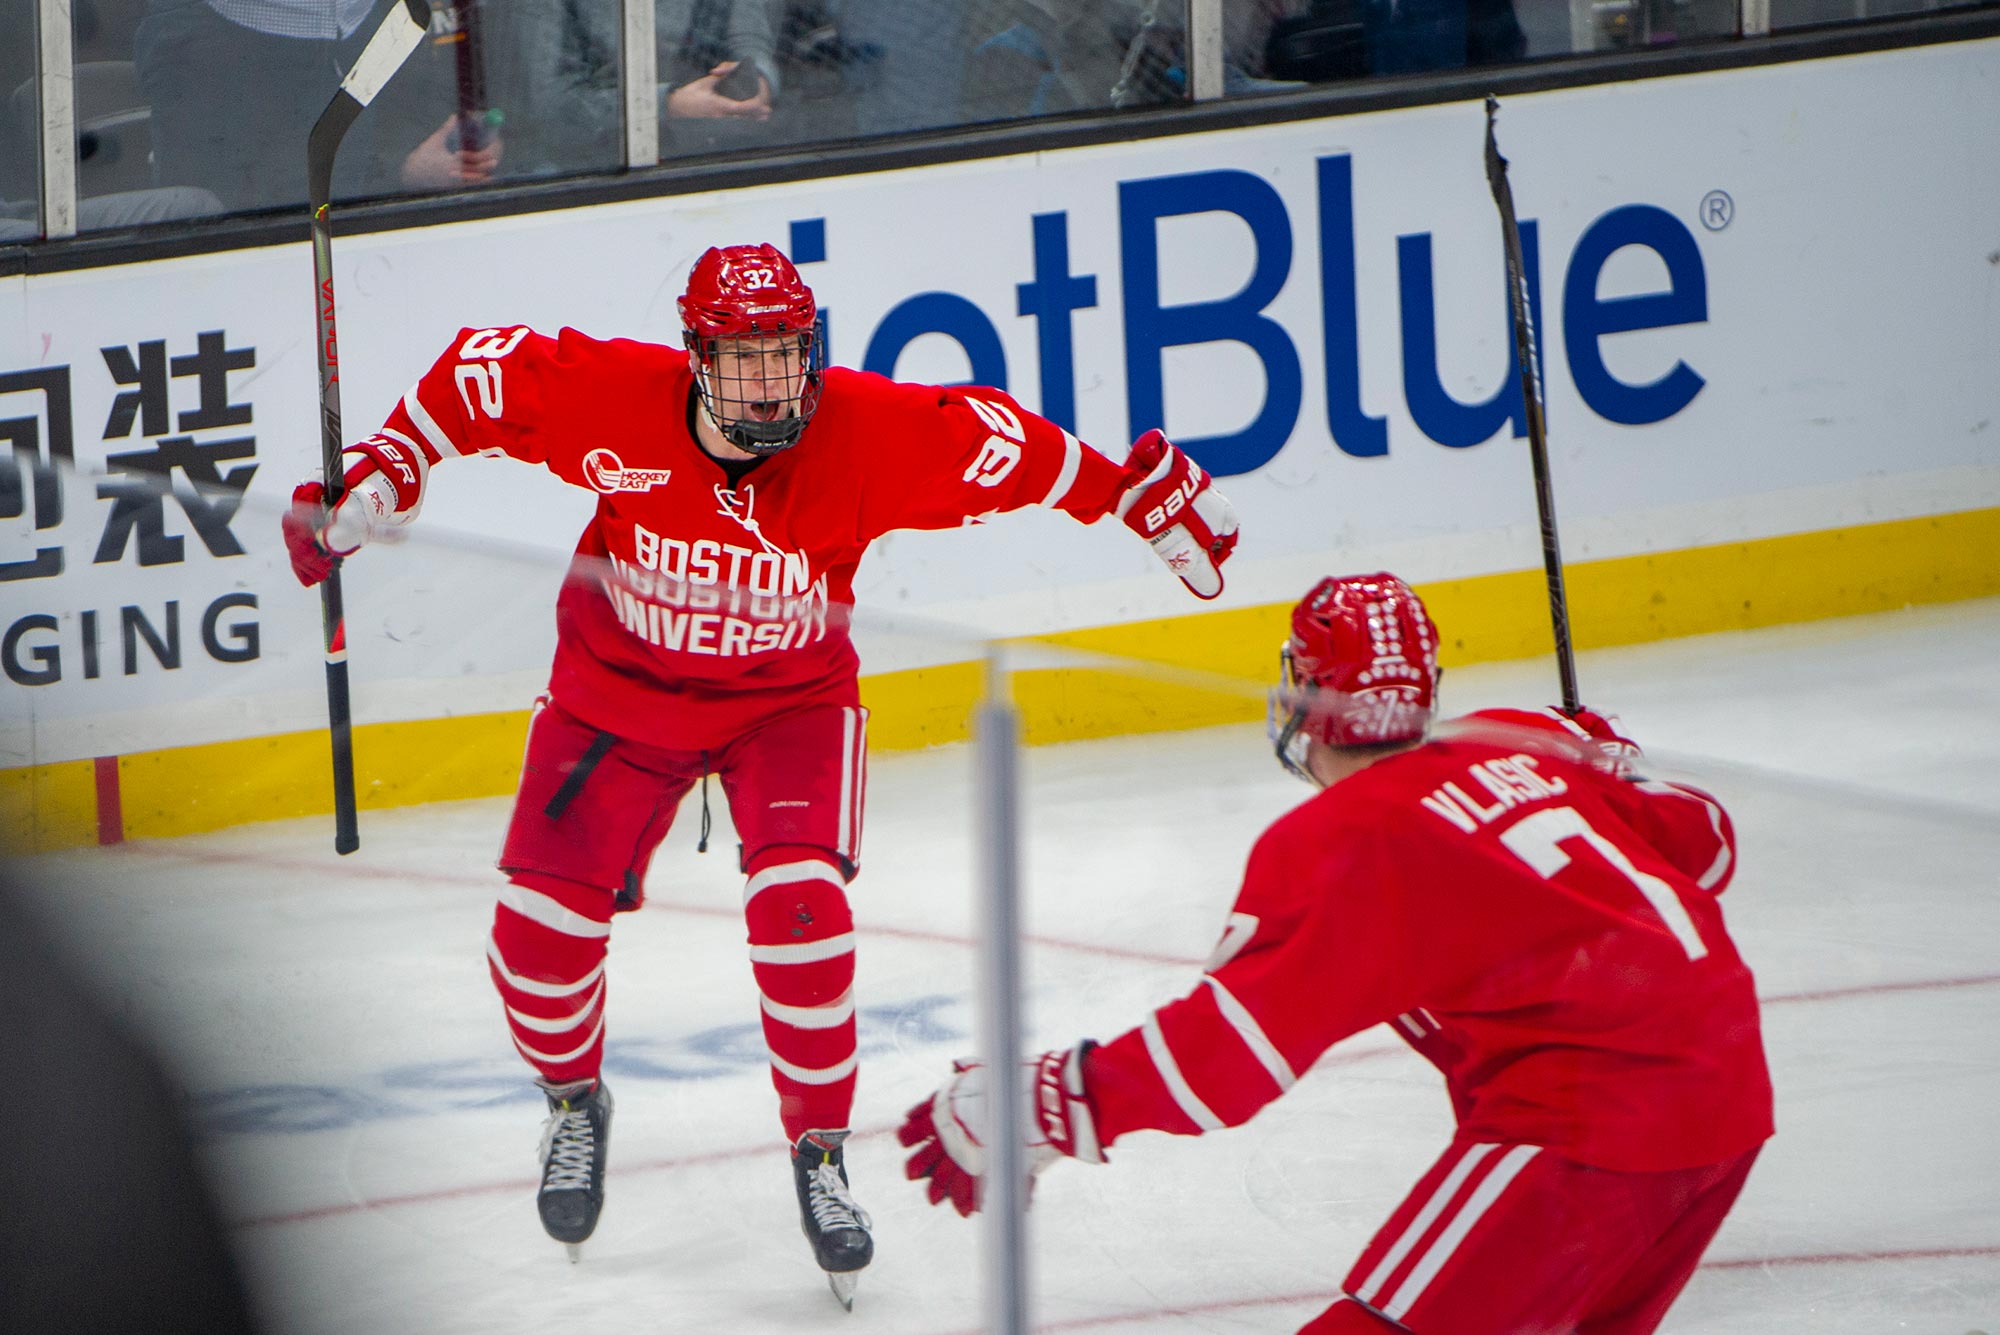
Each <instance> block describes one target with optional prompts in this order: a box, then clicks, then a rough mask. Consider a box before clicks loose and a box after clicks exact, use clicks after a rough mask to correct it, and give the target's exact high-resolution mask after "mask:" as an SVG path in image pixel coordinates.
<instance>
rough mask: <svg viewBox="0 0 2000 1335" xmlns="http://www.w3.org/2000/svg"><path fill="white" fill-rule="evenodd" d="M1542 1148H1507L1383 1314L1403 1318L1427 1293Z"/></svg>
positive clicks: (1523, 1146)
mask: <svg viewBox="0 0 2000 1335" xmlns="http://www.w3.org/2000/svg"><path fill="white" fill-rule="evenodd" d="M1541 1152H1542V1147H1541V1146H1539V1145H1516V1146H1515V1147H1514V1148H1513V1149H1511V1150H1508V1151H1507V1153H1506V1154H1505V1155H1504V1156H1503V1157H1502V1158H1501V1160H1500V1162H1499V1163H1497V1164H1495V1165H1494V1166H1493V1171H1492V1172H1491V1173H1488V1174H1487V1175H1486V1180H1485V1181H1484V1182H1481V1183H1480V1184H1479V1185H1478V1186H1477V1187H1476V1188H1474V1189H1473V1192H1472V1198H1471V1199H1470V1200H1468V1201H1466V1203H1465V1208H1464V1209H1462V1210H1460V1211H1459V1212H1458V1215H1457V1217H1456V1218H1454V1219H1453V1220H1452V1221H1451V1223H1450V1224H1449V1225H1447V1226H1446V1227H1445V1230H1444V1232H1443V1233H1441V1234H1439V1235H1438V1240H1437V1241H1436V1242H1434V1243H1432V1244H1431V1249H1430V1250H1429V1251H1427V1252H1425V1253H1424V1259H1423V1260H1421V1261H1419V1262H1417V1268H1416V1269H1415V1270H1412V1271H1411V1272H1410V1277H1409V1278H1408V1279H1406V1280H1404V1281H1403V1287H1401V1288H1399V1289H1397V1290H1396V1296H1395V1297H1393V1298H1391V1299H1390V1300H1389V1303H1388V1305H1387V1306H1386V1307H1384V1308H1383V1309H1382V1315H1384V1316H1386V1317H1388V1318H1389V1319H1390V1320H1391V1321H1401V1320H1402V1319H1403V1317H1404V1314H1406V1313H1407V1312H1408V1311H1409V1310H1410V1307H1411V1305H1412V1304H1413V1303H1415V1302H1416V1301H1417V1299H1419V1298H1421V1297H1423V1295H1424V1290H1425V1289H1427V1288H1429V1287H1430V1282H1431V1281H1432V1280H1433V1279H1436V1278H1437V1273H1438V1271H1439V1270H1441V1269H1443V1268H1444V1263H1445V1262H1446V1261H1449V1260H1450V1259H1451V1254H1452V1253H1453V1252H1455V1251H1457V1250H1458V1244H1459V1243H1461V1242H1464V1241H1465V1235H1466V1234H1468V1233H1470V1232H1471V1231H1472V1226H1473V1225H1474V1224H1476V1223H1478V1222H1479V1219H1480V1216H1481V1215H1483V1214H1485V1213H1486V1212H1487V1211H1488V1210H1489V1209H1491V1208H1492V1207H1493V1202H1495V1201H1497V1200H1499V1199H1500V1193H1501V1192H1503V1191H1505V1190H1507V1184H1508V1183H1510V1182H1512V1181H1513V1180H1514V1179H1515V1177H1516V1176H1518V1175H1519V1173H1520V1171H1521V1170H1522V1169H1523V1168H1526V1167H1527V1166H1528V1161H1529V1160H1531V1159H1533V1158H1534V1157H1535V1156H1536V1155H1537V1154H1540V1153H1541Z"/></svg>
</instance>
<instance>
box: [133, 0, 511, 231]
mask: <svg viewBox="0 0 2000 1335" xmlns="http://www.w3.org/2000/svg"><path fill="white" fill-rule="evenodd" d="M389 3H401V0H150V3H149V6H148V10H147V14H146V17H145V18H144V19H143V20H142V21H141V22H140V24H139V29H138V32H137V34H136V36H135V38H134V43H133V46H134V59H135V62H136V63H137V65H138V70H139V78H140V82H141V85H142V86H143V87H144V89H145V92H146V96H147V98H148V99H149V100H150V101H151V102H152V105H153V156H154V172H155V175H156V177H157V179H158V181H159V183H160V184H161V185H183V186H197V187H201V188H203V189H206V190H209V191H212V192H213V193H214V194H215V195H216V196H217V197H218V198H220V199H221V201H222V203H223V205H224V207H225V208H227V209H228V210H230V211H232V212H247V211H251V210H256V209H272V208H285V207H294V206H298V205H302V204H304V203H305V200H306V139H307V136H308V135H309V134H310V133H311V130H312V126H313V122H314V121H316V120H317V119H318V118H319V114H320V112H322V111H324V110H325V109H326V104H327V102H328V100H329V99H330V98H332V96H333V93H334V90H335V89H337V88H338V87H339V86H340V80H341V77H342V76H343V75H344V74H345V73H346V71H347V70H348V68H349V67H350V66H351V65H352V64H353V62H354V59H355V57H357V56H358V55H359V54H360V52H361V48H362V47H363V46H364V45H365V44H366V42H367V39H368V38H369V37H370V36H371V35H372V34H373V32H374V29H375V25H376V22H377V21H378V20H379V18H380V17H381V15H382V14H383V13H384V12H386V9H387V5H388V4H389ZM432 11H433V12H432V24H431V34H430V37H429V38H428V39H427V40H426V41H425V42H424V43H423V44H422V45H420V46H419V48H418V50H417V51H416V52H415V53H413V54H412V55H411V57H410V60H409V62H408V64H407V65H406V66H405V67H404V68H403V69H402V70H400V71H399V72H398V73H397V75H396V77H395V78H394V79H392V80H391V81H390V83H389V85H388V87H387V88H386V89H385V90H384V92H383V94H382V96H381V97H380V98H378V99H377V100H376V102H375V103H373V104H371V106H370V108H369V113H368V114H367V115H364V116H363V117H362V118H361V119H360V120H359V121H358V122H357V123H356V128H355V130H354V131H353V132H351V133H350V135H349V139H348V142H347V143H346V144H343V146H342V150H341V155H340V159H339V163H338V166H337V169H336V172H335V178H334V194H335V197H336V198H353V197H355V196H358V195H380V194H394V193H398V192H401V191H428V190H445V189H462V188H464V187H466V186H472V185H477V184H480V183H481V182H484V181H486V180H488V179H490V178H491V177H492V175H493V174H494V172H495V170H496V169H497V168H498V166H499V164H500V161H501V158H502V151H503V144H502V143H501V141H500V139H499V137H498V136H497V135H494V136H491V137H490V138H488V139H486V140H484V141H482V142H481V143H480V144H479V145H477V146H473V147H463V148H460V147H457V146H456V139H455V131H456V124H455V120H456V117H455V111H456V106H457V103H456V92H455V89H456V84H455V81H454V78H453V75H454V72H455V71H454V66H453V58H454V49H453V38H454V37H455V34H456V28H455V20H454V16H453V11H452V8H451V5H450V3H449V0H433V4H432Z"/></svg>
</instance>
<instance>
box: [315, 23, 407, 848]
mask: <svg viewBox="0 0 2000 1335" xmlns="http://www.w3.org/2000/svg"><path fill="white" fill-rule="evenodd" d="M429 27H430V10H429V7H428V6H427V5H426V4H425V3H424V0H403V3H402V4H400V5H398V6H396V7H395V8H394V9H393V10H391V11H390V12H389V14H388V15H387V16H386V17H384V18H383V20H382V25H381V26H380V27H378V28H377V29H376V30H375V35H374V36H373V37H370V38H369V39H368V45H367V46H365V47H363V48H362V51H361V57H360V59H358V60H356V61H355V62H354V68H353V69H350V70H349V71H348V72H347V77H346V78H344V79H342V80H341V81H340V87H339V89H338V90H337V91H336V92H335V93H334V95H333V100H332V101H330V102H328V103H327V104H326V110H325V111H322V112H321V113H320V114H319V119H318V120H317V121H315V122H313V128H312V134H311V135H310V136H309V137H308V138H307V140H306V191H307V197H308V198H309V199H310V201H311V203H312V252H313V307H314V309H315V311H316V312H317V314H318V317H319V326H318V330H317V337H316V338H315V339H314V342H315V344H317V346H318V348H319V424H320V435H319V446H320V469H321V476H322V480H323V481H324V483H325V486H326V505H327V508H328V509H329V510H331V509H332V508H333V505H334V503H335V502H336V501H338V500H339V499H340V491H341V478H342V474H341V468H340V451H341V444H342V442H341V439H340V350H339V347H338V345H337V344H336V342H335V340H334V304H333V218H332V203H333V159H334V155H335V154H337V153H338V152H340V141H341V140H342V139H343V138H345V137H346V135H347V129H348V127H349V126H350V125H352V124H354V118H355V117H356V116H359V115H360V114H361V109H362V108H363V107H365V106H367V105H368V104H369V103H370V102H372V101H374V100H375V95H376V94H377V93H379V92H381V91H382V85H384V84H386V83H388V82H389V77H390V76H391V75H393V74H394V73H395V72H396V71H397V70H399V69H401V68H402V67H403V61H404V60H406V59H407V58H408V57H409V54H410V52H412V51H414V50H416V48H417V43H418V42H419V41H421V40H422V38H423V35H424V33H425V32H426V31H427V30H428V29H429ZM320 611H321V613H322V618H323V620H324V623H325V631H326V723H327V732H328V734H329V735H330V736H331V737H332V739H333V848H334V851H335V852H337V853H352V852H353V851H354V850H355V849H357V848H359V847H361V826H360V821H359V819H358V818H357V815H356V812H355V801H354V719H353V715H352V713H351V712H350V710H349V706H348V696H347V613H346V609H345V607H344V606H343V605H342V602H341V597H340V558H339V557H335V558H334V561H333V571H332V573H330V574H329V575H328V576H327V577H326V580H325V582H323V583H322V584H321V585H320Z"/></svg>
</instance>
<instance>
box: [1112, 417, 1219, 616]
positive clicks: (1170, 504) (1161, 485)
mask: <svg viewBox="0 0 2000 1335" xmlns="http://www.w3.org/2000/svg"><path fill="white" fill-rule="evenodd" d="M1124 485H1125V491H1124V493H1123V495H1121V496H1120V497H1119V500H1118V506H1117V514H1118V517H1119V518H1120V519H1122V520H1124V521H1125V526H1126V527H1127V528H1129V529H1131V530H1132V531H1133V532H1134V533H1137V534H1138V535H1139V536H1140V537H1142V538H1144V539H1145V540H1146V541H1147V542H1148V543H1149V544H1150V545H1151V546H1152V548H1153V551H1154V552H1155V553H1157V554H1158V556H1159V558H1160V559H1161V560H1162V561H1164V562H1166V565H1167V569H1169V570H1171V571H1173V572H1174V573H1175V574H1176V575H1178V576H1180V578H1181V582H1182V583H1183V584H1186V585H1187V586H1188V589H1189V591H1190V592H1192V593H1193V594H1194V595H1195V596H1196V597H1197V598H1215V597H1219V596H1220V595H1221V593H1222V569H1221V567H1222V563H1223V562H1224V561H1226V560H1228V559H1229V554H1230V552H1232V551H1234V550H1235V549H1236V529H1237V522H1236V508H1235V507H1234V506H1232V505H1231V504H1230V503H1229V500H1228V498H1227V497H1225V496H1224V495H1223V494H1222V493H1221V492H1219V491H1217V490H1216V489H1215V485H1214V481H1213V480H1212V479H1211V478H1210V477H1209V475H1208V474H1207V473H1205V472H1203V471H1202V467H1201V465H1200V464H1198V463H1196V462H1195V461H1194V460H1192V459H1190V458H1188V456H1187V455H1186V454H1185V453H1183V452H1182V451H1181V450H1179V449H1177V448H1175V446H1174V444H1173V442H1172V441H1170V440H1168V439H1167V438H1166V436H1165V435H1163V434H1162V433H1161V432H1159V431H1148V432H1147V433H1146V434H1145V435H1143V436H1141V437H1139V439H1138V441H1137V443H1135V444H1134V445H1133V446H1132V453H1131V455H1130V456H1129V457H1128V458H1127V459H1126V461H1125V480H1124Z"/></svg>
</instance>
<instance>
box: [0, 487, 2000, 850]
mask: <svg viewBox="0 0 2000 1335" xmlns="http://www.w3.org/2000/svg"><path fill="white" fill-rule="evenodd" d="M1328 573H1345V572H1332V571H1330V572H1328ZM1565 573H1566V578H1567V583H1568V592H1569V603H1570V624H1571V627H1572V631H1573V634H1574V636H1575V640H1576V644H1577V646H1578V647H1579V648H1584V649H1590V648H1606V647H1609V646H1612V645H1621V644H1642V643H1646V642H1648V641H1652V640H1660V639H1668V638H1672V637H1676V636H1682V635H1701V634H1708V633H1711V632H1714V631H1726V630H1747V629H1752V628H1755V627H1759V626H1771V625H1778V624H1781V623H1785V622H1794V621H1812V620H1817V619H1819V618H1823V617H1830V616H1843V615H1852V614H1858V613H1865V612H1882V611H1888V610H1891V609H1894V608H1899V607H1908V606H1912V605H1916V604H1921V603H1937V602H1947V601H1951V600H1954V599H1960V598H1979V597H1988V596H1991V595H1994V594H2000V509H1988V510H1972V511H1965V512H1961V513H1956V514H1947V515H1933V516H1927V517H1924V518H1919V519H1904V520H1894V521H1890V522H1887V523H1881V524H1867V525H1861V526H1857V527H1854V528H1844V529H1832V530H1827V531H1823V532H1815V533H1800V534H1793V535H1788V536H1785V537H1777V538H1759V539H1755V540H1752V541H1746V542H1734V543H1722V544H1718V545H1715V546H1708V547H1694V548H1687V549H1682V550H1678V551H1670V552H1659V553H1654V554H1651V555H1646V556H1628V557H1617V558H1613V559H1610V560H1602V561H1583V562H1578V563H1576V564H1574V565H1571V566H1570V567H1569V568H1568V569H1567V571H1566V572H1565ZM1417 588H1418V592H1419V593H1420V594H1422V596H1423V598H1424V601H1425V602H1426V603H1427V604H1429V606H1430V608H1431V613H1432V615H1433V616H1434V617H1435V618H1436V620H1437V623H1438V625H1439V627H1440V629H1441V630H1442V632H1443V635H1444V643H1443V644H1442V645H1441V646H1440V657H1441V658H1442V660H1443V661H1444V662H1445V663H1446V664H1447V665H1448V666H1449V665H1460V664H1468V663H1479V662H1488V661H1493V660H1498V659H1508V658H1526V657H1532V656H1535V655H1540V654H1546V653H1549V652H1550V651H1551V646H1552V642H1553V637H1552V635H1551V632H1550V629H1549V612H1548V597H1547V593H1546V590H1545V588H1544V583H1543V577H1542V572H1541V571H1540V570H1539V569H1536V570H1519V571H1508V572H1505V573H1502V574H1496V575H1479V576H1473V577H1469V578H1466V579H1454V580H1440V581H1436V582H1432V583H1427V584H1420V585H1418V586H1417ZM1300 592H1301V593H1303V592H1304V590H1303V589H1301V590H1300ZM1290 609H1291V604H1290V603H1274V604H1270V605H1267V606H1262V607H1250V608H1235V609H1230V610H1227V611H1220V612H1195V613H1190V614H1189V615H1187V616H1179V617H1167V618H1162V619H1159V620H1154V621H1137V622H1129V623H1125V624H1122V625H1116V626H1099V627H1093V628H1091V629H1088V630H1078V631H1069V632H1066V633H1063V634H1059V635H1049V636H1042V637H1038V638H1036V639H1035V640H1034V641H1032V643H1033V644H1035V645H1043V646H1050V647H1053V648H1057V649H1065V650H1070V651H1073V652H1076V653H1081V654H1102V655H1105V656H1106V657H1107V658H1115V659H1117V660H1119V662H1117V663H1108V664H1106V665H1104V666H1077V667H1061V668H1051V667H1038V668H1030V669H1027V670H1023V671H1017V672H1015V673H1014V674H1013V675H1012V677H1011V679H1010V682H1009V685H1010V688H1011V690H1012V693H1013V697H1014V700H1015V703H1016V704H1017V705H1018V707H1019V708H1020V711H1021V723H1022V735H1023V736H1024V738H1025V739H1026V740H1027V741H1028V742H1030V743H1031V744H1039V743H1044V742H1059V741H1074V740H1078V739H1082V738H1087V737H1108V736H1117V735H1124V734H1128V733H1143V732H1158V731H1164V730H1168V729H1177V728H1192V727H1203V726H1207V725H1209V724H1216V723H1229V722H1239V721H1243V720H1248V719H1254V718H1258V717H1261V716H1262V713H1263V708H1264V705H1263V701H1264V694H1265V692H1266V691H1267V690H1268V688H1269V687H1270V685H1271V683H1272V681H1273V680H1274V679H1275V676H1276V671H1277V652H1278V644H1279V642H1280V641H1281V640H1282V639H1283V638H1284V635H1285V631H1286V616H1287V614H1288V613H1289V611H1290ZM983 673H984V669H983V666H982V665H981V664H978V663H949V664H945V665H942V666H939V667H926V668H915V669H911V670H908V671H901V672H885V673H877V674H874V675H872V676H867V677H863V678H862V680H861V698H862V702H863V703H864V704H865V705H867V706H868V708H869V710H870V711H871V716H870V718H869V721H868V737H869V744H870V747H871V749H873V750H875V751H878V752H879V751H907V750H915V749H919V748H923V747H929V746H939V745H942V744H945V743H948V742H958V741H963V740H965V739H966V738H967V737H969V736H970V735H971V717H972V711H973V708H974V706H975V705H976V704H977V703H978V700H979V694H980V690H981V685H982V681H983ZM527 723H528V715H527V712H526V711H525V710H522V711H518V712H513V711H510V712H506V713H498V714H476V715H468V716H463V717H459V718H448V719H425V720H419V721H416V722H409V723H376V724H368V725H364V726H359V727H356V728H355V730H354V739H355V740H354V751H355V765H356V784H357V787H358V790H359V791H358V793H357V796H358V798H359V801H360V805H361V806H363V807H365V808H382V807H393V806H406V805H411V804H415V803H421V802H438V801H447V800H452V799H458V798H472V797H500V796H505V795H507V794H509V793H511V792H513V791H514V784H515V780H516V779H517V777H518V776H519V772H520V764H521V747H522V744H523V742H524V740H525V738H526V735H527ZM118 763H119V774H120V782H121V785H122V788H123V792H124V808H125V830H126V834H127V836H128V837H130V838H135V839H146V838H167V837H171V836H174V835H182V834H193V833H197V832H199V831H203V830H214V829H220V828H223V827H225V826H230V825H237V824H241V823H243V822H245V821H254V820H275V819H281V818H285V817H294V816H312V815H320V814H324V813H327V812H330V811H332V809H333V799H332V791H331V786H330V781H329V778H328V773H329V765H330V761H329V758H328V747H327V739H326V734H325V733H324V732H300V733H287V734H284V735H282V736H276V737H261V738H254V739H252V740H249V741H236V742H217V743H212V744H209V745H204V746H186V747H175V748H171V749H168V750H162V751H149V752H142V753H138V754H134V755H129V756H123V757H120V759H119V762H118ZM96 838H97V823H96V787H95V783H94V771H93V768H92V762H90V761H89V760H79V761H65V762H61V763H57V764H49V765H35V766H27V767H23V768H17V769H9V770H0V851H4V852H7V853H12V854H23V853H35V852H46V851H51V850H54V849H60V848H72V847H76V846H78V845H82V844H89V843H93V842H95V840H96Z"/></svg>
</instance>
